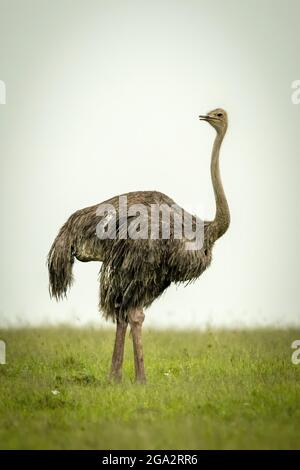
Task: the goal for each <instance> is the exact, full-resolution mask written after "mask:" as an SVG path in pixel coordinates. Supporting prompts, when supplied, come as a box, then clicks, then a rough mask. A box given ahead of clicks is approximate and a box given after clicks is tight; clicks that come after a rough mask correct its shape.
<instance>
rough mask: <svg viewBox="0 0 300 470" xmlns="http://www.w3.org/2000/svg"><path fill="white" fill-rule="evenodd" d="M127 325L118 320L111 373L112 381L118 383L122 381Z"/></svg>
mask: <svg viewBox="0 0 300 470" xmlns="http://www.w3.org/2000/svg"><path fill="white" fill-rule="evenodd" d="M127 325H128V323H127V322H125V321H123V320H117V330H116V338H115V346H114V352H113V356H112V362H111V371H110V379H112V380H115V381H116V382H121V379H122V365H123V357H124V344H125V335H126V330H127Z"/></svg>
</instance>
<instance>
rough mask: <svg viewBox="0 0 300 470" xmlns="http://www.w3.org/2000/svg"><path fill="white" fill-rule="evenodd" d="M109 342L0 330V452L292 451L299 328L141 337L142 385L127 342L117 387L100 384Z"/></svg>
mask: <svg viewBox="0 0 300 470" xmlns="http://www.w3.org/2000/svg"><path fill="white" fill-rule="evenodd" d="M113 335H114V333H113V331H97V330H88V329H86V330H77V329H69V328H58V329H24V330H3V331H0V338H1V339H3V340H5V341H6V345H7V364H6V365H0V447H1V448H3V449H16V448H18V449H76V448H77V449H92V448H96V449H117V448H121V449H147V448H148V449H176V448H179V449H275V448H280V449H290V448H300V440H299V423H300V365H299V366H296V365H293V364H292V363H291V354H292V349H291V343H292V341H293V340H295V339H300V330H287V331H276V330H274V331H272V330H256V331H208V332H205V333H201V332H172V331H166V332H156V331H145V333H144V349H145V362H146V371H147V375H148V384H147V385H146V386H143V385H136V384H134V383H133V360H132V344H131V339H130V338H128V337H127V345H126V354H125V364H124V375H123V377H124V378H123V383H122V384H120V385H113V384H110V383H109V382H108V380H107V372H108V370H109V365H110V356H111V351H112V346H113ZM53 390H58V391H59V394H57V395H54V394H53V393H52V391H53Z"/></svg>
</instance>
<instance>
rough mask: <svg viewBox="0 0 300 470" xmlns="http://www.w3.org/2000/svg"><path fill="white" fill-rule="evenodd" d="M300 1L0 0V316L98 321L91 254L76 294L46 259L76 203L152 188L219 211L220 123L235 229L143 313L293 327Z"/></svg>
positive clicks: (297, 306) (154, 317)
mask: <svg viewBox="0 0 300 470" xmlns="http://www.w3.org/2000/svg"><path fill="white" fill-rule="evenodd" d="M299 17H300V3H299V1H297V0H295V1H294V0H289V1H288V2H283V1H277V0H247V1H245V0H244V1H240V0H225V1H224V0H222V1H221V0H214V1H213V2H212V1H211V0H207V1H203V0H194V1H192V0H182V1H175V0H172V1H171V0H169V1H168V0H152V1H143V0H138V1H133V0H132V1H126V0H115V1H114V0H112V1H108V0H107V1H101V0H97V1H96V0H73V1H71V0H35V1H34V0H0V80H2V81H3V82H4V83H5V85H6V93H7V96H6V104H5V105H2V104H1V105H0V158H1V186H0V188H1V199H0V203H1V220H2V224H1V233H0V237H1V239H0V241H1V248H2V253H1V263H0V281H1V282H0V285H1V296H0V326H7V325H14V326H19V325H24V324H26V325H37V324H57V323H69V324H71V325H85V324H89V323H93V324H95V325H104V324H105V323H104V321H103V320H102V319H101V316H100V314H99V312H98V309H97V304H98V279H97V277H98V271H99V268H100V265H99V264H97V263H86V264H84V263H79V262H77V263H76V265H75V269H74V274H75V279H76V282H75V284H74V286H73V288H72V290H71V291H70V293H69V296H68V300H66V301H63V302H60V303H56V302H55V301H51V300H50V298H49V295H48V274H47V270H46V256H47V253H48V251H49V248H50V246H51V244H52V241H53V239H54V237H55V236H56V234H57V232H58V230H59V228H60V227H61V225H62V224H63V223H64V222H65V220H66V219H67V218H68V217H69V215H71V213H72V212H74V211H75V210H77V209H80V208H83V207H86V206H89V205H93V204H96V203H100V202H101V201H104V200H105V199H107V198H109V197H111V196H113V195H116V194H121V193H124V192H126V191H133V190H145V189H150V190H151V189H155V190H159V191H162V192H164V193H166V194H168V195H169V196H170V197H172V198H173V199H175V201H176V202H177V203H178V204H179V205H181V206H183V207H184V208H186V209H187V210H190V211H196V212H197V214H198V215H199V217H201V218H203V219H210V218H212V217H213V216H214V210H215V206H214V198H213V191H212V185H211V180H210V173H209V165H210V154H211V147H212V143H213V139H214V131H213V129H212V128H211V127H210V126H209V125H208V124H207V123H203V122H199V121H198V115H199V114H201V113H205V112H207V111H209V110H211V109H213V108H215V107H223V108H225V109H226V110H227V112H228V115H229V120H230V125H229V129H228V133H227V135H226V138H225V141H224V144H223V147H222V150H221V172H222V178H223V183H224V187H225V191H226V194H227V197H228V202H229V206H230V210H231V219H232V222H231V226H230V229H229V231H228V232H227V233H226V235H225V236H224V237H223V238H221V239H220V240H219V241H218V242H217V244H216V246H215V248H214V259H213V262H212V265H211V267H210V268H209V269H208V270H207V271H206V272H205V273H204V274H203V275H202V276H201V278H200V279H199V280H198V281H197V282H196V283H195V284H194V285H191V286H188V287H186V288H184V287H177V288H175V287H172V288H170V289H169V290H168V291H167V292H166V293H165V294H164V296H163V297H162V298H160V299H159V300H158V301H156V302H155V303H154V304H153V306H152V307H151V308H150V309H149V310H147V311H146V322H145V325H146V326H148V327H168V326H169V327H175V328H177V327H178V328H180V327H182V328H203V327H206V326H218V327H237V326H238V327H244V326H257V325H272V326H282V325H286V326H288V325H298V326H299V325H300V289H299V279H300V263H299V249H298V240H299V239H300V214H299V198H300V189H299V173H300V171H299V170H300V155H299V140H300V132H299V125H300V104H298V105H296V104H293V103H292V100H291V95H292V88H291V84H292V82H293V81H294V80H297V79H300V63H299V52H300V35H299Z"/></svg>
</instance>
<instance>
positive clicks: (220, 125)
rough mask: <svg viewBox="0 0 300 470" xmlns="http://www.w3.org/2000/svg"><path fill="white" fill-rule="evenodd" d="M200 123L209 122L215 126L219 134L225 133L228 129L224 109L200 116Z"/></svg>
mask: <svg viewBox="0 0 300 470" xmlns="http://www.w3.org/2000/svg"><path fill="white" fill-rule="evenodd" d="M199 119H200V121H207V122H209V124H210V125H211V126H213V127H214V128H215V129H216V131H217V132H225V131H226V129H227V124H228V119H227V113H226V111H225V110H224V109H222V108H217V109H214V110H213V111H210V112H209V113H207V114H206V115H205V116H202V115H200V116H199Z"/></svg>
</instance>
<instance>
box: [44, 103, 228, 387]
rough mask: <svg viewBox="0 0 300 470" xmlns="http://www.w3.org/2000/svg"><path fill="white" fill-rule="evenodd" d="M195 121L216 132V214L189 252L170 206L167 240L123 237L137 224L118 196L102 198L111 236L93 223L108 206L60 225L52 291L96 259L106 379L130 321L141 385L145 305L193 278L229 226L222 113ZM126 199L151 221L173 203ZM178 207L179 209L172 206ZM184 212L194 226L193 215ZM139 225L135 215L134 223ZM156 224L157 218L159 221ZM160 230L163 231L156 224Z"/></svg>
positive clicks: (152, 196)
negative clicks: (106, 339) (107, 332)
mask: <svg viewBox="0 0 300 470" xmlns="http://www.w3.org/2000/svg"><path fill="white" fill-rule="evenodd" d="M199 118H200V120H204V121H207V122H208V123H209V124H211V125H212V126H213V127H214V129H215V130H216V137H215V141H214V145H213V150H212V156H211V178H212V185H213V189H214V195H215V202H216V214H215V218H214V220H212V221H209V222H208V221H207V222H204V225H203V243H202V245H201V247H199V248H197V249H194V250H187V249H186V242H187V240H186V238H185V237H181V238H176V237H175V235H174V232H175V228H174V227H175V225H174V217H175V213H174V209H172V210H171V213H172V215H173V218H172V217H171V218H170V220H171V219H172V222H171V227H170V232H169V235H170V236H169V237H158V238H157V237H156V238H154V239H153V238H151V237H150V238H149V236H146V237H145V236H143V237H140V238H139V237H136V239H131V238H128V237H126V236H124V233H125V234H126V233H127V227H128V223H133V224H134V223H135V221H137V217H136V215H135V216H134V215H129V213H128V214H127V212H126V216H125V217H124V216H123V218H122V216H121V214H120V212H121V211H120V205H119V204H118V201H119V200H120V199H119V197H118V196H116V197H114V198H112V199H110V200H108V201H105V203H102V205H103V204H104V206H105V207H108V206H109V207H112V208H113V209H114V215H116V216H119V218H116V219H115V220H118V222H117V223H116V225H115V228H116V230H117V235H118V236H114V237H111V236H110V234H107V236H106V237H99V236H97V233H98V232H97V227H99V223H100V224H101V223H102V224H103V223H104V225H103V227H105V226H106V227H107V225H108V224H109V221H110V219H111V213H109V210H108V211H106V212H105V214H102V213H101V214H99V207H100V206H101V205H100V206H99V205H95V206H92V207H87V208H85V209H82V210H79V211H77V212H75V213H74V214H72V215H71V216H70V218H69V219H68V220H67V222H66V223H65V224H64V225H63V227H62V228H61V229H60V231H59V233H58V235H57V237H56V239H55V240H54V243H53V245H52V247H51V249H50V252H49V255H48V269H49V279H50V286H49V290H50V295H51V296H54V297H55V298H56V299H57V300H58V299H61V298H62V297H64V296H66V293H67V290H68V288H69V287H70V286H71V284H72V280H73V278H72V265H73V263H74V259H75V258H76V259H78V260H79V261H83V262H86V261H101V262H102V267H101V272H100V304H99V308H100V310H101V311H102V312H103V314H104V316H105V317H106V318H110V319H112V320H113V321H114V322H116V337H115V345H114V351H113V356H112V364H111V373H110V377H111V378H112V379H114V380H116V381H120V380H121V374H122V363H123V353H124V342H125V334H126V329H127V326H128V323H129V324H130V328H131V332H132V340H133V350H134V364H135V378H136V381H137V382H145V380H146V377H145V371H144V358H143V349H142V340H141V333H142V324H143V321H144V318H145V316H144V313H143V309H144V308H146V307H148V306H149V305H151V303H152V302H153V301H154V300H155V299H156V298H157V297H158V296H159V295H161V294H162V292H163V291H164V290H165V289H166V288H167V287H169V285H170V284H171V283H172V282H175V283H179V282H189V281H192V280H195V279H196V278H198V277H199V276H200V275H201V274H202V273H203V271H204V270H205V269H206V268H207V267H208V266H209V265H210V263H211V257H212V248H213V245H214V243H215V241H216V240H217V239H218V238H220V237H221V236H222V235H223V234H224V233H225V232H226V230H227V229H228V227H229V223H230V214H229V208H228V204H227V201H226V197H225V193H224V190H223V186H222V182H221V178H220V170H219V153H220V147H221V144H222V141H223V138H224V136H225V133H226V130H227V122H228V121H227V114H226V112H225V111H224V110H223V109H220V108H218V109H215V110H213V111H211V112H209V113H208V114H207V115H205V116H199ZM124 196H126V198H127V203H128V205H129V206H132V205H134V204H139V207H140V206H141V205H142V206H143V207H146V212H147V213H146V215H149V217H150V219H151V217H152V218H153V213H152V212H151V214H150V208H151V207H153V205H154V206H157V207H161V205H162V204H165V205H167V206H168V207H172V208H174V205H175V203H174V201H173V200H172V199H170V198H169V197H168V196H166V195H165V194H162V193H160V192H156V191H139V192H132V193H128V194H126V195H123V197H124ZM176 207H178V206H176ZM183 214H184V215H186V216H190V217H191V218H192V219H191V220H192V224H193V227H194V226H195V223H196V218H195V217H194V216H191V215H190V214H188V213H187V212H186V211H183ZM139 223H140V220H139ZM159 224H160V221H159ZM159 230H160V234H161V232H162V228H160V229H159Z"/></svg>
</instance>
